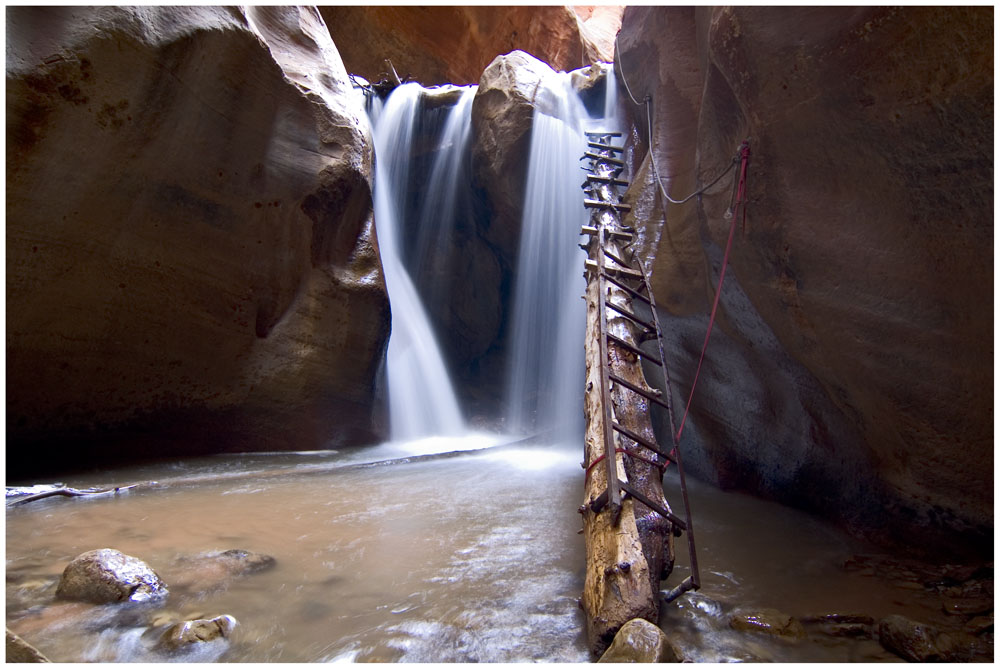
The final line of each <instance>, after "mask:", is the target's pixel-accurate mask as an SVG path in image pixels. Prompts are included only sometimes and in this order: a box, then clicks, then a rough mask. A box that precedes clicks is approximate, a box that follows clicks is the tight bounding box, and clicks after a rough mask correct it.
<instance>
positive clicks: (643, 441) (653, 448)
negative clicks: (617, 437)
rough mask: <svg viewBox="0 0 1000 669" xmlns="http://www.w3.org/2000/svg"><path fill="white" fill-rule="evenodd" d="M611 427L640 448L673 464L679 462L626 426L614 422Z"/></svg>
mask: <svg viewBox="0 0 1000 669" xmlns="http://www.w3.org/2000/svg"><path fill="white" fill-rule="evenodd" d="M611 427H612V429H614V430H615V431H616V432H621V433H622V434H624V435H625V436H626V437H628V438H629V439H631V440H632V441H634V442H635V443H637V444H639V445H640V446H645V447H646V448H648V449H649V450H651V451H653V452H654V453H656V454H657V455H659V456H661V457H664V458H666V459H667V460H670V461H671V462H677V461H676V460H674V459H673V458H672V457H670V455H669V454H667V453H664V452H663V451H661V450H660V448H659V446H657V444H654V443H652V442H650V441H648V440H647V439H643V438H642V437H641V436H639V435H638V434H636V433H635V432H633V431H632V430H630V429H628V428H627V427H625V426H624V425H621V424H620V423H618V422H617V421H613V422H612V423H611Z"/></svg>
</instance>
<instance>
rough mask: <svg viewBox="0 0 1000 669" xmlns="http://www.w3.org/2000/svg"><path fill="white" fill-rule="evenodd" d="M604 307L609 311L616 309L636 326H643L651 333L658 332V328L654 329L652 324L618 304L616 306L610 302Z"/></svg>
mask: <svg viewBox="0 0 1000 669" xmlns="http://www.w3.org/2000/svg"><path fill="white" fill-rule="evenodd" d="M604 306H606V307H608V308H609V309H614V310H615V311H617V312H618V313H620V314H621V315H622V316H624V317H625V318H627V319H629V320H630V321H632V322H633V323H635V324H636V325H641V326H642V327H644V328H646V329H647V330H650V331H651V332H656V328H655V327H653V325H652V324H651V323H647V322H646V321H644V320H642V319H641V318H639V317H638V316H636V315H635V314H633V313H632V312H630V311H629V310H628V309H626V308H625V307H619V306H618V305H617V304H614V303H613V302H608V303H607V304H606V305H604Z"/></svg>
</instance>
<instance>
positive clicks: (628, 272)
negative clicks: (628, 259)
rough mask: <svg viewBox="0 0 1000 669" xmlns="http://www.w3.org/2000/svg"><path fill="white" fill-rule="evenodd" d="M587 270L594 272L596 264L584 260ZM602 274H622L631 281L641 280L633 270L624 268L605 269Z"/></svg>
mask: <svg viewBox="0 0 1000 669" xmlns="http://www.w3.org/2000/svg"><path fill="white" fill-rule="evenodd" d="M586 265H587V269H592V270H596V269H597V263H596V262H594V261H593V260H591V259H589V258H588V259H587V260H586ZM604 272H605V273H607V272H617V273H618V274H624V275H625V276H629V277H632V278H633V279H641V278H642V274H639V273H638V272H636V271H635V270H634V269H628V268H626V267H605V268H604Z"/></svg>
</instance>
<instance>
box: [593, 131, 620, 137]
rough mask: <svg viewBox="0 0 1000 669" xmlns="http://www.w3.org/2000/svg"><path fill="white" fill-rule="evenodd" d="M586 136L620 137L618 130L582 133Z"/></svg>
mask: <svg viewBox="0 0 1000 669" xmlns="http://www.w3.org/2000/svg"><path fill="white" fill-rule="evenodd" d="M584 134H585V135H586V136H587V137H621V136H622V134H621V133H620V132H594V131H587V132H585V133H584Z"/></svg>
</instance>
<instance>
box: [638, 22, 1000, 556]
mask: <svg viewBox="0 0 1000 669" xmlns="http://www.w3.org/2000/svg"><path fill="white" fill-rule="evenodd" d="M992 25H993V17H992V10H990V9H987V8H932V7H911V8H847V7H843V8H819V7H817V8H772V9H764V8H754V7H737V8H707V7H705V8H698V9H690V8H680V7H673V8H652V7H644V8H629V9H628V10H627V11H626V13H625V15H624V19H623V27H622V33H621V36H620V41H619V50H620V53H619V62H620V64H621V65H622V68H621V72H623V73H624V77H625V81H626V82H627V83H628V85H629V86H630V87H631V89H632V93H633V94H634V95H635V97H636V98H638V99H639V100H641V99H642V97H643V96H645V95H646V94H647V93H648V94H650V95H652V97H653V107H654V126H653V142H654V144H655V146H656V153H655V157H656V161H657V167H658V168H659V171H660V173H661V175H662V176H664V177H665V183H666V184H667V185H668V187H669V188H670V192H671V194H672V196H673V197H674V198H680V197H682V196H685V195H687V194H688V193H689V192H691V191H693V190H694V189H695V188H696V187H697V186H698V185H699V184H702V183H706V182H707V180H708V179H709V178H711V177H712V176H714V175H715V174H716V173H718V171H719V169H720V168H722V167H724V166H725V165H726V163H727V162H728V161H729V160H730V158H731V156H732V155H733V153H734V151H735V149H736V147H737V146H738V145H739V143H740V141H741V140H743V139H745V138H749V139H750V141H751V145H752V151H753V156H752V162H751V167H750V174H749V216H748V227H747V231H746V234H745V236H742V235H741V236H739V237H738V239H737V240H736V243H735V247H734V251H733V256H732V258H731V268H730V273H729V274H727V279H726V281H727V287H726V290H725V291H724V292H723V298H722V303H721V305H720V315H719V321H718V324H717V327H716V331H715V334H713V338H712V343H711V345H710V349H709V354H708V357H707V359H706V364H705V368H704V369H703V371H702V376H701V380H700V381H699V386H698V390H697V394H696V396H695V398H694V404H693V408H692V416H691V418H690V419H689V421H690V422H689V425H688V427H687V428H686V432H685V438H684V444H683V445H684V447H685V448H686V449H687V451H686V452H687V453H691V454H692V455H690V456H688V455H686V456H685V458H686V460H685V461H686V462H690V463H691V465H690V466H691V468H692V469H694V470H695V471H696V472H697V473H698V474H700V475H701V476H702V477H705V478H708V479H711V480H714V481H716V482H718V483H720V484H721V485H723V486H725V487H740V488H744V489H749V490H753V491H756V492H758V493H761V494H764V495H768V496H772V497H775V498H778V499H780V500H782V501H785V502H790V503H794V504H797V505H800V506H804V507H806V508H810V509H812V510H816V511H820V512H823V513H826V514H828V515H830V516H833V517H836V518H839V519H841V520H842V521H844V522H845V523H847V524H850V525H851V526H853V527H855V528H859V529H863V530H865V531H868V532H870V533H871V534H872V535H873V536H876V537H878V538H881V539H888V540H897V541H899V542H901V543H905V544H907V545H909V546H911V547H913V548H914V549H916V550H921V549H926V550H933V549H934V547H940V546H941V545H943V544H944V542H946V541H947V542H952V543H949V545H950V546H951V547H954V548H956V549H958V548H966V549H979V550H984V551H985V550H991V549H990V548H988V546H991V544H992V526H993V512H992V507H993V496H992V489H993V485H992V482H993V478H992V472H993V448H992V442H993V438H992V424H993V414H992V402H993V396H992V371H991V369H992V365H991V361H992V357H993V346H992V329H993V325H992V302H993V289H992V237H993V225H992V220H993V209H992V202H993V168H992V162H993V161H992V148H991V147H992V145H993V124H992V119H993V67H992V52H993V34H992ZM621 76H622V74H619V77H620V78H621ZM627 105H628V106H629V108H630V109H631V112H632V119H633V123H634V126H635V128H636V132H635V136H634V137H633V141H634V142H635V143H636V144H637V151H636V155H637V157H639V158H641V157H642V156H643V155H645V149H646V146H648V144H647V142H648V137H647V130H646V120H645V117H644V115H643V112H642V107H637V106H635V105H633V104H632V103H631V102H629V103H627ZM647 169H648V167H647ZM640 181H641V180H640ZM645 184H646V185H645V192H637V193H633V194H632V196H631V197H632V198H633V199H634V200H636V201H640V202H644V203H645V205H644V206H645V210H646V212H647V213H646V220H645V225H647V226H650V227H651V228H653V229H652V230H651V231H649V232H648V234H647V236H648V237H649V238H651V239H654V240H655V244H654V246H655V249H656V251H655V261H654V262H653V263H652V269H653V276H654V283H655V291H656V294H657V300H658V302H659V303H660V305H662V306H663V307H664V309H665V310H666V311H668V312H669V314H668V315H667V317H666V318H665V319H664V320H665V322H666V323H667V328H668V329H669V330H670V331H671V334H670V335H669V336H670V339H671V342H670V345H671V348H672V349H673V350H674V351H675V361H676V362H675V363H674V367H675V368H676V372H675V377H676V379H677V383H676V388H675V397H676V398H677V399H678V401H680V402H683V401H684V400H686V398H687V393H688V390H689V389H690V384H691V377H692V376H693V372H694V365H695V363H696V360H697V355H698V351H699V349H700V347H701V340H702V338H703V337H704V331H705V325H706V320H707V319H706V315H707V312H708V310H709V307H710V301H711V297H712V292H713V289H714V283H715V281H716V278H717V276H718V269H719V266H720V265H721V260H722V248H723V247H724V245H725V240H726V235H727V233H728V229H729V221H728V220H726V219H725V218H724V213H725V211H726V209H727V207H728V205H729V202H730V197H731V184H732V182H731V181H729V180H725V181H724V182H723V183H722V184H720V186H719V187H717V188H715V189H712V190H711V191H710V192H709V194H708V195H706V196H704V197H703V198H701V200H700V201H698V200H695V201H692V202H691V203H690V204H689V205H686V206H684V207H676V206H673V205H671V206H669V207H668V209H667V212H666V214H667V217H666V219H667V220H666V224H665V225H663V224H662V202H660V201H659V198H658V196H655V195H653V194H652V193H653V191H652V189H653V186H652V182H651V181H649V180H647V181H645ZM737 234H738V235H740V233H737Z"/></svg>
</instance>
